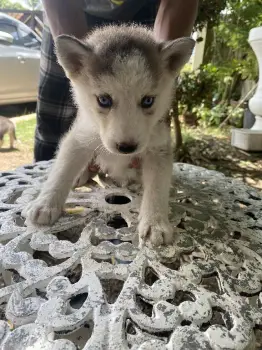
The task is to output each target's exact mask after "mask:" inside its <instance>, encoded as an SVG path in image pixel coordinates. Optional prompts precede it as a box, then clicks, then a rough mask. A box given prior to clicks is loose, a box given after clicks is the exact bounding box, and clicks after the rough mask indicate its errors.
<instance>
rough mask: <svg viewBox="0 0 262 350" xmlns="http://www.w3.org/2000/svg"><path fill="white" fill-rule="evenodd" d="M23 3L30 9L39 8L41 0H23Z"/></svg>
mask: <svg viewBox="0 0 262 350" xmlns="http://www.w3.org/2000/svg"><path fill="white" fill-rule="evenodd" d="M25 3H26V4H27V6H28V7H29V8H30V10H32V11H35V10H39V9H41V1H40V0H25Z"/></svg>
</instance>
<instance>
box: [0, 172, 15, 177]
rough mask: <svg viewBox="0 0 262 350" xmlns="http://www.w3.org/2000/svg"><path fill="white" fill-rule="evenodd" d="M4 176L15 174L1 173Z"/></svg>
mask: <svg viewBox="0 0 262 350" xmlns="http://www.w3.org/2000/svg"><path fill="white" fill-rule="evenodd" d="M1 175H2V176H11V175H14V174H13V173H8V172H4V173H1Z"/></svg>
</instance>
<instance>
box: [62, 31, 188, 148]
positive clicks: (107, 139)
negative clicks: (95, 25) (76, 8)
mask: <svg viewBox="0 0 262 350" xmlns="http://www.w3.org/2000/svg"><path fill="white" fill-rule="evenodd" d="M56 47H57V56H58V59H59V62H60V64H61V65H62V66H63V68H64V70H65V72H66V74H67V76H68V77H69V79H70V80H71V82H72V86H73V90H74V93H75V98H76V101H77V103H78V105H79V107H80V108H81V110H82V111H83V110H89V111H90V110H91V112H92V113H91V114H92V118H93V119H94V122H95V124H96V125H97V127H98V129H99V133H100V138H101V140H102V142H103V144H104V146H105V147H106V148H107V149H108V150H109V151H110V152H112V153H117V154H137V153H140V152H142V151H143V150H144V149H145V148H146V147H147V144H148V141H149V138H150V135H151V132H152V129H153V127H154V126H155V125H156V124H157V123H158V122H159V121H160V120H161V119H163V118H164V117H165V116H166V113H167V111H168V109H169V107H170V102H171V99H172V95H173V86H174V79H175V76H176V75H177V74H178V72H179V70H180V69H181V68H182V66H183V65H184V64H185V63H186V62H187V60H188V59H189V57H190V55H191V53H192V50H193V47H194V41H193V40H192V39H190V38H181V39H178V40H176V41H171V42H167V43H157V42H155V41H154V39H153V37H152V33H151V32H150V31H148V30H146V29H144V28H141V27H133V26H132V27H125V26H123V27H104V28H103V29H100V30H96V31H94V33H93V34H91V35H90V36H89V37H88V38H87V39H86V40H85V41H83V42H82V41H79V40H77V39H75V38H72V37H68V36H61V37H59V38H58V39H57V42H56ZM87 122H88V121H87Z"/></svg>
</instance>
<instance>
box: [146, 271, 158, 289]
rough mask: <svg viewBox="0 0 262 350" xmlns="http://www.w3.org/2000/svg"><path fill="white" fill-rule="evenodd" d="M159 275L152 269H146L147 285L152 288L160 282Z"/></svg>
mask: <svg viewBox="0 0 262 350" xmlns="http://www.w3.org/2000/svg"><path fill="white" fill-rule="evenodd" d="M158 279H159V278H158V276H157V273H156V272H155V271H154V270H153V269H152V267H149V266H148V267H146V269H145V283H146V284H148V285H149V286H152V285H153V284H154V283H155V282H156V281H157V280H158Z"/></svg>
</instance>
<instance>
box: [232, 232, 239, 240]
mask: <svg viewBox="0 0 262 350" xmlns="http://www.w3.org/2000/svg"><path fill="white" fill-rule="evenodd" d="M230 236H231V237H232V238H233V239H240V238H241V232H239V231H233V232H231V233H230Z"/></svg>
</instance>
